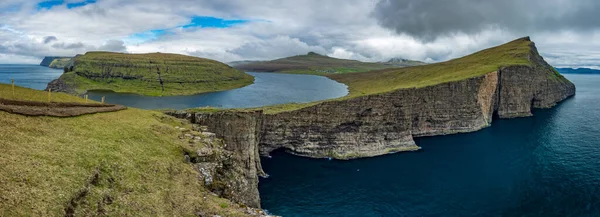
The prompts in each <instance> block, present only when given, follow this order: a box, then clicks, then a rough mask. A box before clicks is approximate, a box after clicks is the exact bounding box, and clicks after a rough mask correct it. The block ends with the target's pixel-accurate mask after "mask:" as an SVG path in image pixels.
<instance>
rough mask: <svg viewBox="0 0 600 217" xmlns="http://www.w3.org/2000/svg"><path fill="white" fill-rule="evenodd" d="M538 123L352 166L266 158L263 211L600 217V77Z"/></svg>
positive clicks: (499, 126)
mask: <svg viewBox="0 0 600 217" xmlns="http://www.w3.org/2000/svg"><path fill="white" fill-rule="evenodd" d="M566 77H567V78H568V79H570V80H571V81H573V82H574V83H575V84H576V86H577V95H576V96H575V97H573V98H570V99H568V100H566V101H564V102H563V103H561V104H560V105H559V106H557V107H555V108H553V109H547V110H536V111H534V115H535V116H534V117H530V118H518V119H510V120H506V119H502V120H494V123H493V124H492V127H490V128H487V129H484V130H481V131H478V132H475V133H468V134H458V135H450V136H438V137H428V138H418V139H417V140H416V142H417V144H418V145H419V146H421V147H423V149H422V150H421V151H418V152H410V153H398V154H393V155H386V156H381V157H375V158H368V159H359V160H351V161H337V160H332V161H329V160H326V159H308V158H302V157H296V156H292V155H289V154H286V153H283V152H277V153H273V154H272V158H271V159H268V158H263V159H262V163H263V168H264V170H265V171H266V172H267V173H268V174H269V175H270V177H269V178H267V179H261V180H260V184H259V189H260V193H261V199H262V207H263V208H265V209H267V210H269V211H270V212H271V213H273V214H276V215H283V216H600V85H599V84H600V75H566Z"/></svg>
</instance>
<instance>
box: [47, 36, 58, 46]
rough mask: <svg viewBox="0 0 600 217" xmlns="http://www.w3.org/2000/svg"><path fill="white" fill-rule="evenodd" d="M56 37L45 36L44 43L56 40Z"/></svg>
mask: <svg viewBox="0 0 600 217" xmlns="http://www.w3.org/2000/svg"><path fill="white" fill-rule="evenodd" d="M56 40H58V38H56V36H46V37H44V44H48V43H50V42H53V41H56Z"/></svg>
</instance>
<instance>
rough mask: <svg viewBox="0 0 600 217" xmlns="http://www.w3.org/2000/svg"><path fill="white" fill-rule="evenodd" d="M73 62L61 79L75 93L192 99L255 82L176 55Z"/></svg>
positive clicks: (94, 55) (91, 57)
mask: <svg viewBox="0 0 600 217" xmlns="http://www.w3.org/2000/svg"><path fill="white" fill-rule="evenodd" d="M74 62H75V67H74V70H73V72H68V73H65V74H63V75H62V76H61V79H63V80H64V81H66V82H67V84H69V85H70V86H73V87H74V88H75V89H76V91H77V92H78V93H83V92H85V91H87V90H112V91H115V92H127V93H137V94H142V95H150V96H170V95H191V94H197V93H204V92H213V91H221V90H229V89H235V88H239V87H243V86H246V85H249V84H252V82H253V81H254V78H253V77H252V76H250V75H248V74H246V73H244V72H242V71H239V70H236V69H234V68H231V67H230V66H227V65H225V64H223V63H220V62H217V61H214V60H209V59H203V58H198V57H191V56H185V55H179V54H164V53H150V54H123V53H110V52H88V53H86V54H85V55H82V56H78V57H76V58H75V61H74ZM157 72H160V76H159V74H158V73H157ZM159 78H160V79H159ZM160 80H162V81H163V85H162V86H161V84H160V82H159V81H160ZM163 87H164V91H163Z"/></svg>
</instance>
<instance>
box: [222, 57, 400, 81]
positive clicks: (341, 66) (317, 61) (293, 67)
mask: <svg viewBox="0 0 600 217" xmlns="http://www.w3.org/2000/svg"><path fill="white" fill-rule="evenodd" d="M230 64H231V63H230ZM399 65H401V64H394V63H370V62H361V61H357V60H347V59H338V58H333V57H329V56H326V55H321V54H318V53H315V52H309V53H308V54H306V55H298V56H292V57H286V58H281V59H276V60H271V61H242V62H234V63H233V67H235V68H237V69H240V70H244V71H254V72H282V73H297V74H318V75H327V74H343V73H351V72H366V71H372V70H380V69H388V68H397V67H398V66H399ZM405 65H406V64H405ZM405 65H403V66H405Z"/></svg>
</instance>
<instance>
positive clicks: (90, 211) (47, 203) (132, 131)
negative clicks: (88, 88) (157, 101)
mask: <svg viewBox="0 0 600 217" xmlns="http://www.w3.org/2000/svg"><path fill="white" fill-rule="evenodd" d="M16 92H17V94H16V95H17V96H18V97H19V99H26V100H34V101H45V100H46V97H47V93H46V92H41V91H35V90H31V89H26V88H16ZM0 97H2V98H9V99H10V98H12V90H11V87H10V86H9V85H0ZM53 99H54V100H55V101H61V102H69V101H75V102H81V101H82V99H80V98H78V97H74V96H70V95H67V94H55V95H54V98H53ZM174 126H182V127H186V128H188V129H190V126H189V124H187V123H184V122H181V121H180V120H177V119H174V118H171V117H167V116H165V115H163V114H162V113H159V112H154V111H146V110H139V109H133V108H130V109H127V110H124V111H119V112H112V113H102V114H94V115H84V116H80V117H75V118H52V117H26V116H21V115H15V114H10V113H6V112H1V111H0V165H2V166H0V174H2V175H1V176H0V216H64V215H65V207H68V206H69V204H71V201H72V200H73V199H74V198H78V196H81V195H84V196H82V197H80V198H79V199H76V200H75V201H76V204H77V208H75V209H74V210H75V215H76V216H90V215H106V216H193V215H195V213H197V212H198V211H202V212H204V213H207V214H219V215H222V216H243V213H242V210H243V209H242V208H241V207H240V206H239V205H237V204H233V203H231V202H229V201H228V200H225V199H221V198H217V197H216V196H213V195H212V194H211V193H210V192H208V191H207V190H205V188H204V187H203V186H202V184H201V183H200V182H199V181H198V173H197V172H196V171H195V170H194V169H193V167H192V165H191V164H188V163H185V162H184V159H183V147H185V146H186V145H187V141H183V140H181V139H179V138H178V135H179V131H178V130H176V129H175V128H174ZM224 206H225V208H223V207H224Z"/></svg>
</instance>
